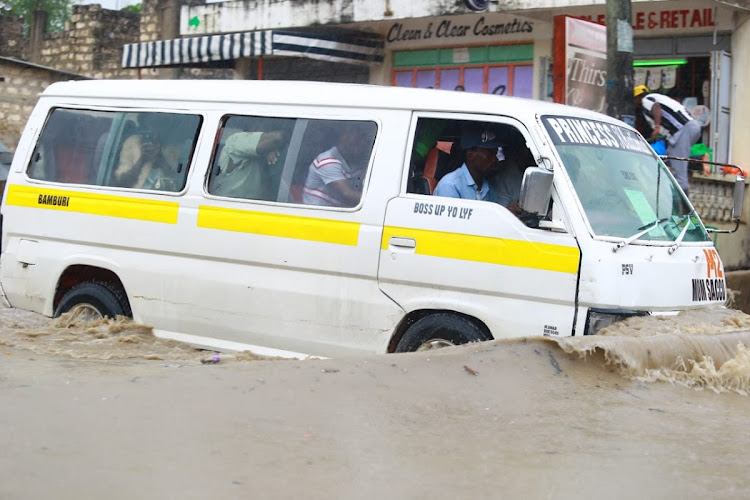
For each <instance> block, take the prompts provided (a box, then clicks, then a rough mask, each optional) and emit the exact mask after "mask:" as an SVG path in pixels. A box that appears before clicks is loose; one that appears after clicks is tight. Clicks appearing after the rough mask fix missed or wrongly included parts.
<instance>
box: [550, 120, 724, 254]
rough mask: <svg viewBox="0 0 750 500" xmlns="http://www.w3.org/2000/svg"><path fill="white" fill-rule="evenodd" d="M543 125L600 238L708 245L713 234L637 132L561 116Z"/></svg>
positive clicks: (586, 214)
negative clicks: (709, 235) (688, 242)
mask: <svg viewBox="0 0 750 500" xmlns="http://www.w3.org/2000/svg"><path fill="white" fill-rule="evenodd" d="M542 122H543V123H544V126H545V127H546V129H547V133H548V134H549V136H550V138H551V139H552V142H553V144H554V145H555V148H556V149H557V151H558V153H559V156H560V158H561V159H562V161H563V164H564V166H565V169H566V170H567V172H568V176H569V177H570V180H571V181H572V183H573V187H574V188H575V192H576V195H577V196H578V200H579V202H580V204H581V207H582V208H583V212H584V214H585V217H586V218H587V219H588V222H589V225H590V226H591V229H592V231H593V232H594V234H595V235H597V236H610V237H621V238H630V237H632V236H634V235H636V234H638V233H639V232H641V231H644V230H646V229H648V228H649V227H650V226H652V225H653V229H652V230H650V231H647V232H646V233H645V234H643V235H642V236H640V238H638V240H639V241H640V240H647V241H675V240H677V239H678V238H679V236H680V234H681V233H682V232H683V229H685V228H686V226H687V229H686V231H685V234H684V236H683V241H708V240H709V237H708V233H707V232H706V230H705V228H704V227H703V224H702V223H701V222H700V220H699V218H698V216H697V215H696V214H695V213H691V208H690V205H689V203H688V202H687V199H686V198H685V195H684V194H683V193H682V191H681V190H680V189H679V187H678V186H677V183H676V182H675V181H674V179H673V177H672V176H671V175H670V174H669V172H668V170H667V167H666V165H665V164H664V163H663V162H662V161H661V159H659V157H658V156H656V154H655V153H654V152H653V150H652V149H651V147H650V146H649V145H648V143H647V142H646V141H645V140H644V139H643V138H642V137H641V136H640V135H639V134H638V133H637V132H635V131H633V130H632V129H630V128H626V127H618V126H616V125H612V124H610V123H605V122H599V121H595V120H586V119H579V118H571V117H562V116H545V117H542Z"/></svg>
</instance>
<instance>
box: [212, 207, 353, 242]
mask: <svg viewBox="0 0 750 500" xmlns="http://www.w3.org/2000/svg"><path fill="white" fill-rule="evenodd" d="M198 227H204V228H207V229H220V230H222V231H237V232H241V233H252V234H262V235H265V236H278V237H281V238H294V239H297V240H307V241H320V242H323V243H336V244H338V245H352V246H356V245H357V242H358V241H359V223H356V222H345V221H337V220H330V219H318V218H314V217H297V216H294V215H284V214H271V213H268V212H254V211H250V210H238V209H233V208H222V207H209V206H204V205H202V206H200V207H199V208H198Z"/></svg>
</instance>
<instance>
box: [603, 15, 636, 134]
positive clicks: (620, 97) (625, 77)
mask: <svg viewBox="0 0 750 500" xmlns="http://www.w3.org/2000/svg"><path fill="white" fill-rule="evenodd" d="M631 17H632V9H631V6H630V0H607V13H606V23H607V89H606V90H607V114H608V115H609V116H612V117H614V118H618V119H620V120H623V121H625V122H627V123H629V124H630V125H635V107H634V105H633V25H632V23H631Z"/></svg>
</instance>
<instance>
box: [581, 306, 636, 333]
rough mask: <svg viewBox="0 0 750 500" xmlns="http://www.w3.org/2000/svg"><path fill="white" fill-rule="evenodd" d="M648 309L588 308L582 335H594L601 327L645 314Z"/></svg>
mask: <svg viewBox="0 0 750 500" xmlns="http://www.w3.org/2000/svg"><path fill="white" fill-rule="evenodd" d="M648 314H649V313H648V311H630V310H623V309H589V312H588V314H587V315H586V329H585V330H584V331H583V334H584V335H595V334H596V333H597V332H598V331H599V330H601V329H602V328H606V327H608V326H609V325H611V324H612V323H616V322H618V321H620V320H623V319H626V318H630V317H631V316H646V315H648Z"/></svg>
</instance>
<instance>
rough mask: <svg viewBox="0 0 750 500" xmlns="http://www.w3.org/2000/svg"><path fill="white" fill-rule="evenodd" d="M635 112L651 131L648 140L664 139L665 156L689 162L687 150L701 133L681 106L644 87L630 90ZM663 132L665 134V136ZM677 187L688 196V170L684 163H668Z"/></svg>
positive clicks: (698, 124)
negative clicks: (665, 140) (663, 136)
mask: <svg viewBox="0 0 750 500" xmlns="http://www.w3.org/2000/svg"><path fill="white" fill-rule="evenodd" d="M633 96H634V99H635V101H634V102H635V108H636V112H643V115H644V117H645V118H646V120H647V121H648V122H649V124H650V125H651V126H652V127H653V129H654V130H653V132H652V133H651V138H652V139H655V138H656V137H658V136H659V135H666V136H667V156H676V157H679V158H689V157H690V148H691V147H693V144H696V143H697V142H699V141H700V138H701V134H702V132H703V130H702V128H701V124H700V123H699V122H698V120H695V119H693V117H692V116H691V115H690V113H689V112H688V110H687V109H685V106H683V105H682V104H680V103H679V102H677V101H675V100H674V99H672V98H671V97H667V96H665V95H662V94H657V93H651V92H650V91H649V89H648V87H646V86H645V85H638V86H637V87H635V88H634V89H633ZM665 132H666V133H665ZM670 167H671V169H672V173H673V174H674V177H675V179H676V180H677V183H678V184H679V185H680V187H681V188H682V190H683V191H685V194H686V195H687V194H688V166H687V162H686V161H682V160H670Z"/></svg>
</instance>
